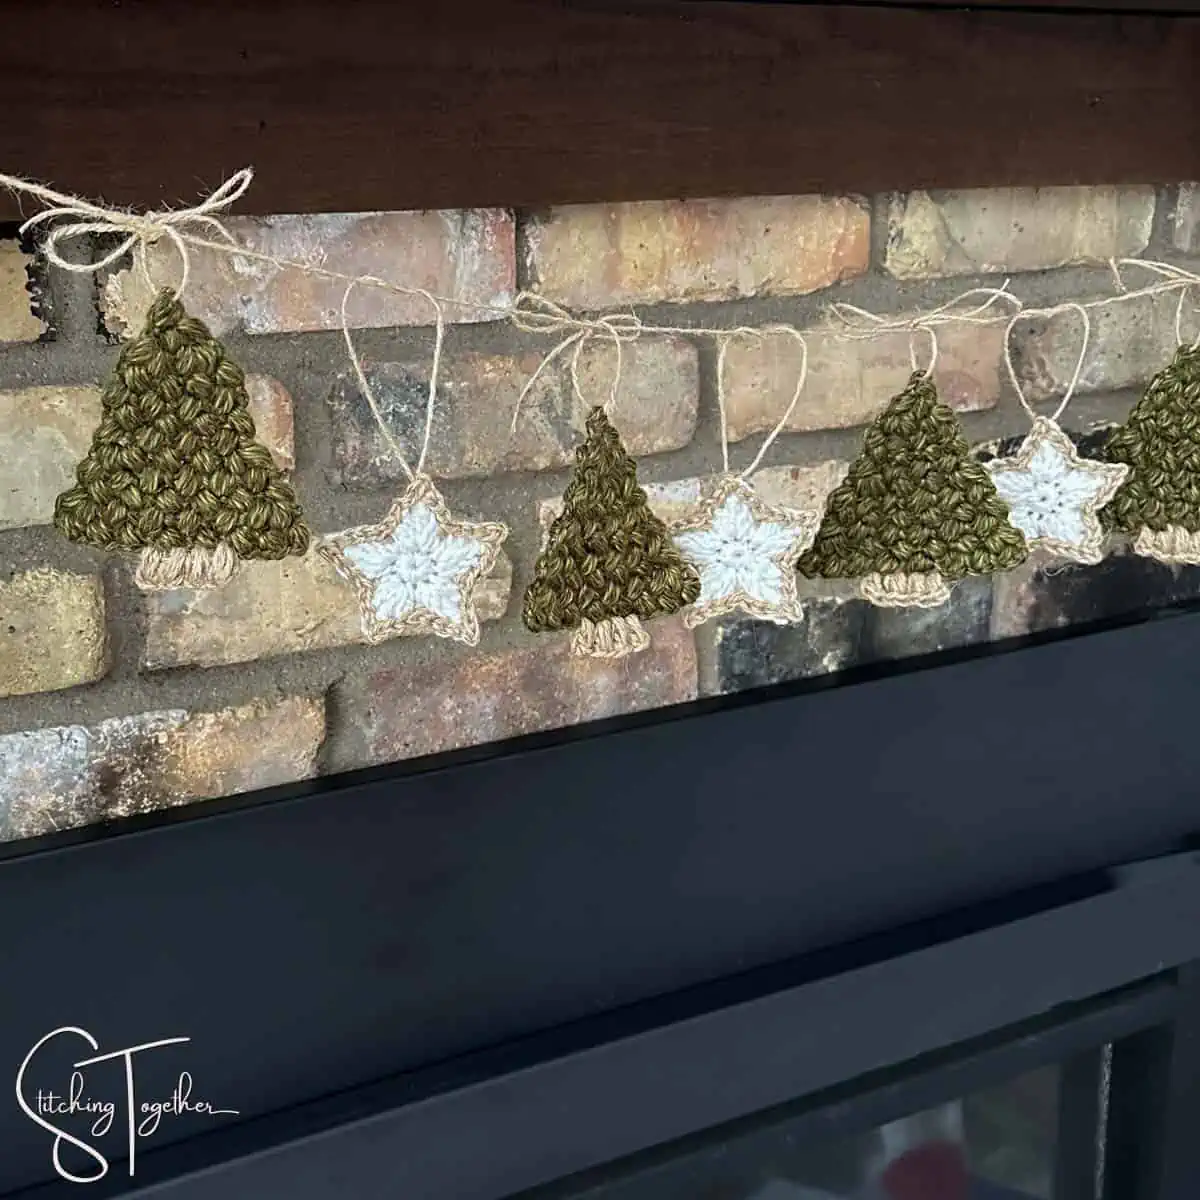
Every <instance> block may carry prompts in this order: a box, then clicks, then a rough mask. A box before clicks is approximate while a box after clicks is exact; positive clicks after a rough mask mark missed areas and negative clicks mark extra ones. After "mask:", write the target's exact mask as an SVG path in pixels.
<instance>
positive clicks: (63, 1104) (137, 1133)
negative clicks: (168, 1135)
mask: <svg viewBox="0 0 1200 1200" xmlns="http://www.w3.org/2000/svg"><path fill="white" fill-rule="evenodd" d="M63 1034H74V1035H75V1036H76V1037H80V1038H83V1040H84V1041H85V1042H86V1043H87V1044H88V1045H89V1046H90V1047H91V1048H92V1050H95V1051H99V1049H100V1043H99V1042H98V1041H97V1040H96V1039H95V1038H94V1037H92V1035H91V1034H90V1033H88V1031H87V1030H86V1029H79V1028H77V1027H76V1026H74V1025H65V1026H63V1028H61V1029H55V1030H54V1031H53V1032H52V1033H48V1034H46V1036H45V1037H44V1038H42V1039H40V1040H39V1041H38V1043H37V1044H36V1045H35V1046H34V1047H33V1049H32V1050H30V1051H29V1053H28V1054H27V1055H26V1056H25V1059H24V1061H23V1062H22V1063H21V1066H20V1068H19V1070H18V1071H17V1085H16V1087H17V1103H18V1104H19V1105H20V1106H21V1111H22V1112H23V1113H24V1114H25V1115H26V1116H27V1117H29V1119H30V1120H31V1121H34V1122H36V1123H37V1124H38V1125H40V1126H41V1127H42V1128H43V1129H45V1130H46V1131H47V1133H51V1134H53V1135H54V1143H53V1146H52V1149H51V1157H52V1159H53V1162H54V1169H55V1170H56V1171H57V1172H58V1173H59V1175H61V1176H62V1177H63V1178H64V1179H66V1180H69V1181H70V1182H71V1183H95V1182H96V1181H97V1180H99V1179H103V1178H104V1176H105V1175H107V1174H108V1166H109V1164H108V1159H107V1158H105V1156H104V1155H103V1154H101V1153H100V1151H99V1150H97V1149H96V1147H95V1146H93V1145H91V1144H90V1143H89V1142H87V1141H85V1140H84V1139H83V1138H82V1137H77V1136H76V1135H75V1134H72V1133H70V1132H68V1131H67V1130H65V1129H63V1128H61V1127H60V1126H58V1125H55V1124H54V1123H53V1122H52V1121H49V1120H47V1117H67V1116H75V1115H77V1114H79V1115H82V1116H84V1117H90V1118H91V1119H92V1120H91V1125H90V1127H89V1131H90V1134H91V1136H92V1137H96V1138H99V1137H103V1136H104V1135H105V1134H107V1133H108V1132H109V1131H110V1130H111V1129H112V1127H113V1124H114V1123H115V1121H116V1119H117V1112H118V1109H119V1108H120V1107H121V1106H120V1105H119V1104H118V1102H117V1101H116V1100H111V1099H105V1100H98V1099H93V1098H91V1097H89V1096H88V1095H87V1093H86V1090H85V1085H84V1077H83V1070H84V1068H85V1067H91V1066H95V1065H96V1064H97V1063H103V1062H111V1061H113V1060H115V1059H121V1060H123V1066H124V1074H125V1095H124V1112H125V1116H126V1121H127V1127H128V1142H129V1174H130V1175H131V1176H132V1175H133V1173H134V1168H135V1158H136V1145H137V1139H138V1138H139V1137H149V1136H150V1135H151V1134H152V1133H154V1132H155V1130H156V1129H158V1127H159V1124H160V1123H161V1121H162V1118H163V1117H164V1116H182V1115H183V1114H184V1113H201V1114H204V1115H207V1116H214V1117H216V1116H232V1117H236V1116H237V1115H238V1111H237V1109H233V1108H214V1107H213V1105H212V1104H210V1103H209V1102H208V1101H207V1100H194V1099H192V1076H191V1074H190V1073H189V1072H187V1071H183V1072H181V1073H180V1075H179V1080H178V1082H177V1083H176V1085H175V1087H174V1088H173V1089H172V1091H171V1094H170V1096H169V1097H168V1098H167V1099H166V1100H139V1099H138V1094H137V1086H136V1082H135V1077H134V1068H133V1060H134V1056H135V1055H138V1054H141V1053H143V1052H144V1051H147V1050H155V1049H158V1048H159V1047H162V1046H176V1045H180V1044H182V1043H183V1042H190V1041H191V1038H186V1037H174V1038H162V1039H161V1040H159V1041H157V1042H143V1043H142V1044H141V1045H138V1046H127V1047H125V1048H124V1049H122V1050H110V1051H108V1052H107V1053H106V1054H100V1053H96V1054H92V1055H90V1056H89V1057H87V1058H81V1059H79V1060H78V1061H77V1062H74V1063H72V1064H71V1065H72V1068H73V1069H72V1073H71V1078H70V1080H69V1081H68V1083H67V1085H66V1087H65V1088H64V1089H63V1090H62V1091H61V1092H58V1091H55V1090H53V1089H47V1088H42V1087H39V1088H37V1090H36V1091H35V1092H34V1093H33V1096H32V1098H31V1097H30V1096H29V1095H27V1093H26V1090H25V1077H26V1075H27V1073H28V1071H29V1065H30V1063H31V1062H32V1061H33V1059H34V1057H35V1056H36V1055H37V1053H38V1051H40V1050H41V1049H42V1047H43V1046H45V1045H46V1043H47V1042H49V1041H51V1040H52V1039H53V1038H56V1037H60V1036H62V1035H63ZM64 1144H70V1145H72V1146H74V1147H76V1149H78V1150H79V1151H81V1152H82V1153H84V1154H86V1155H87V1156H88V1157H89V1158H90V1159H91V1160H92V1161H93V1162H94V1163H95V1164H96V1171H95V1173H94V1174H91V1175H77V1174H73V1173H72V1172H71V1171H70V1170H68V1169H67V1168H66V1167H65V1166H64V1165H63V1162H62V1150H63V1146H64Z"/></svg>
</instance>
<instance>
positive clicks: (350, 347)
mask: <svg viewBox="0 0 1200 1200" xmlns="http://www.w3.org/2000/svg"><path fill="white" fill-rule="evenodd" d="M357 285H358V280H351V281H350V283H349V284H348V285H347V287H346V291H345V292H344V293H343V295H342V337H343V338H344V339H345V342H346V353H347V354H348V355H349V356H350V364H351V366H353V368H354V375H355V378H356V379H357V380H358V386H359V389H360V390H361V391H362V394H363V396H364V397H365V398H366V401H367V404H368V405H369V406H370V409H371V415H372V416H373V417H374V418H375V422H376V424H377V425H378V426H379V429H380V432H381V433H382V434H383V437H384V441H385V442H386V443H387V445H388V448H389V449H390V450H391V452H392V453H393V454H394V455H395V457H396V461H397V462H398V463H399V464H400V466H401V468H402V469H403V471H404V474H405V475H407V476H408V481H409V483H415V482H416V480H417V479H418V478H419V477H420V476H422V475H424V474H425V460H426V459H427V458H428V457H429V443H430V441H431V440H432V438H433V414H434V410H435V408H436V406H437V385H438V372H439V370H440V368H441V364H442V344H443V342H444V341H445V337H446V316H445V312H444V311H443V309H442V306H441V304H439V303H438V301H437V299H436V298H435V297H434V296H432V295H431V294H430V293H429V292H426V291H419V293H418V294H420V295H422V296H424V297H425V299H426V300H428V301H429V303H430V304H431V305H432V306H433V311H434V318H435V321H436V326H435V331H434V340H433V360H432V362H431V363H430V367H429V394H428V397H427V399H426V401H425V433H424V436H423V437H422V439H421V451H420V455H419V457H418V458H417V465H416V468H415V469H414V468H413V467H411V466H409V464H408V459H407V458H406V457H405V454H404V450H403V448H402V447H401V445H400V442H399V440H398V439H397V438H396V437H395V435H394V434H393V433H392V430H391V427H390V426H389V425H388V423H387V421H385V420H384V417H383V411H382V409H381V408H380V407H379V402H378V400H377V399H376V398H375V390H374V388H372V387H371V384H370V382H369V381H368V379H367V373H366V371H364V370H363V365H362V362H361V360H360V359H359V357H358V351H357V350H356V349H355V347H354V339H353V338H352V337H351V336H350V316H349V312H348V307H349V304H350V295H351V293H352V292H353V291H354V289H355V287H356V286H357Z"/></svg>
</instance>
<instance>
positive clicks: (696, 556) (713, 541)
mask: <svg viewBox="0 0 1200 1200" xmlns="http://www.w3.org/2000/svg"><path fill="white" fill-rule="evenodd" d="M817 524H818V520H817V516H816V514H810V513H800V512H795V511H793V510H791V509H786V508H779V507H775V506H773V505H769V504H766V503H764V502H763V500H762V499H761V498H760V497H759V495H758V494H757V492H755V490H754V489H753V488H752V487H751V486H750V484H749V483H747V482H746V480H745V479H743V478H741V477H739V476H734V475H726V476H723V477H722V478H721V479H720V480H718V482H717V484H716V486H715V487H714V488H713V490H712V492H711V493H710V495H709V496H708V498H707V500H705V501H704V502H703V503H702V504H701V506H700V508H699V510H698V512H697V513H696V514H695V515H694V516H693V517H691V518H690V519H688V520H686V521H681V522H678V523H677V524H676V525H675V526H674V528H673V530H672V533H673V535H674V538H675V544H676V545H677V546H678V547H679V549H680V551H681V552H682V553H683V555H684V557H685V558H687V560H688V561H689V562H690V563H691V564H692V565H693V566H694V567H695V568H696V570H697V571H698V572H699V574H700V596H699V598H698V599H697V601H696V603H695V604H694V605H691V606H690V607H689V608H687V609H685V610H684V616H683V619H684V624H686V625H687V626H688V628H689V629H694V628H695V627H696V626H697V625H701V624H703V623H704V622H705V621H709V620H711V619H713V618H714V617H719V616H726V615H728V614H730V613H734V612H738V611H741V612H745V613H747V614H748V615H750V616H752V617H757V618H758V619H759V620H762V621H771V622H773V623H774V624H776V625H788V624H792V623H794V622H797V621H799V620H800V617H801V610H800V600H799V596H798V594H797V577H796V560H797V559H798V558H799V557H800V555H801V554H803V553H804V551H805V550H807V549H808V547H809V545H810V544H811V543H812V540H813V538H814V537H815V536H816V532H817Z"/></svg>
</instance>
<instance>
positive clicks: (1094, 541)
mask: <svg viewBox="0 0 1200 1200" xmlns="http://www.w3.org/2000/svg"><path fill="white" fill-rule="evenodd" d="M1066 313H1071V314H1073V315H1075V316H1077V317H1078V318H1079V320H1080V323H1081V325H1082V329H1081V333H1082V337H1081V338H1080V345H1079V355H1078V357H1077V358H1076V360H1075V370H1074V371H1073V372H1072V374H1071V378H1070V381H1069V382H1068V384H1067V386H1066V389H1065V390H1064V392H1063V396H1062V400H1061V401H1060V402H1059V404H1058V407H1057V408H1056V409H1055V410H1054V412H1053V413H1052V414H1051V415H1050V416H1043V415H1039V414H1038V412H1037V411H1036V410H1035V409H1034V407H1033V405H1032V404H1031V403H1030V402H1029V399H1028V397H1027V396H1026V394H1025V389H1024V388H1023V387H1022V386H1021V381H1020V379H1019V378H1018V375H1017V370H1016V367H1015V365H1014V363H1013V357H1012V334H1013V331H1014V330H1015V328H1016V326H1017V325H1018V324H1019V323H1020V322H1021V321H1024V320H1028V319H1030V318H1032V317H1041V318H1044V319H1046V320H1052V319H1053V318H1054V317H1056V316H1060V315H1063V314H1066ZM1091 332H1092V325H1091V319H1090V317H1089V316H1088V312H1087V309H1086V308H1084V307H1083V305H1081V304H1060V305H1057V306H1055V307H1053V308H1043V309H1026V310H1024V312H1019V313H1016V314H1014V315H1013V317H1012V319H1011V320H1010V321H1009V323H1008V325H1007V327H1006V328H1005V331H1004V363H1005V366H1006V367H1007V369H1008V378H1009V382H1010V383H1011V384H1012V389H1013V392H1014V393H1015V395H1016V397H1017V400H1018V401H1019V402H1020V404H1021V407H1022V408H1023V409H1024V410H1025V413H1026V415H1027V416H1028V417H1029V420H1030V422H1031V424H1032V428H1031V430H1030V432H1029V434H1028V435H1027V437H1026V438H1025V440H1024V442H1023V443H1022V444H1021V448H1020V450H1019V451H1018V452H1017V453H1016V454H1015V455H1013V456H1012V457H1011V458H999V459H994V460H992V461H991V462H989V463H987V464H986V466H987V470H988V473H989V474H990V475H991V477H992V482H993V483H995V485H996V490H997V491H998V492H999V493H1000V496H1001V498H1002V499H1003V500H1004V501H1005V503H1006V504H1007V505H1008V507H1009V520H1010V521H1012V523H1013V524H1014V525H1015V526H1016V527H1017V528H1018V529H1019V530H1020V531H1021V532H1022V533H1023V534H1024V535H1025V540H1026V542H1027V543H1028V544H1029V547H1030V549H1031V550H1033V549H1041V550H1045V551H1048V552H1049V553H1051V554H1054V555H1056V556H1058V557H1060V558H1064V559H1067V560H1068V561H1070V562H1078V563H1098V562H1099V561H1100V560H1101V559H1102V558H1103V557H1104V540H1105V535H1104V529H1103V526H1102V525H1101V522H1100V510H1101V509H1102V508H1103V507H1104V506H1105V505H1106V504H1107V503H1108V502H1109V501H1110V500H1111V499H1112V498H1113V496H1114V495H1115V494H1116V491H1117V488H1119V487H1120V486H1121V483H1122V482H1123V480H1124V479H1125V476H1126V475H1127V474H1128V470H1129V469H1128V467H1125V466H1123V465H1111V464H1108V463H1102V462H1094V461H1092V460H1090V459H1085V458H1082V457H1081V456H1080V454H1079V452H1078V450H1077V449H1076V448H1075V444H1074V443H1073V442H1072V441H1071V439H1070V438H1069V437H1068V436H1067V434H1066V433H1064V432H1063V430H1062V428H1061V427H1060V426H1059V424H1058V422H1059V419H1060V418H1061V417H1062V415H1063V413H1064V412H1066V410H1067V405H1068V404H1070V403H1071V398H1072V397H1073V396H1074V395H1075V391H1076V389H1077V388H1078V386H1079V380H1080V378H1081V377H1082V375H1083V365H1084V362H1085V361H1086V359H1087V352H1088V346H1089V343H1090V341H1091Z"/></svg>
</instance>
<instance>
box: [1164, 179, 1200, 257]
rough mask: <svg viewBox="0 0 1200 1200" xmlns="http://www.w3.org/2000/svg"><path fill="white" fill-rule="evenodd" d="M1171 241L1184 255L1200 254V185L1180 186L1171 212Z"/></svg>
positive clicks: (1185, 184) (1183, 184)
mask: <svg viewBox="0 0 1200 1200" xmlns="http://www.w3.org/2000/svg"><path fill="white" fill-rule="evenodd" d="M1171 241H1172V244H1173V245H1174V246H1175V249H1176V250H1182V251H1183V253H1184V254H1196V253H1197V252H1200V184H1195V183H1182V184H1180V185H1179V191H1178V193H1177V195H1176V197H1175V207H1174V209H1173V210H1172V212H1171Z"/></svg>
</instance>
